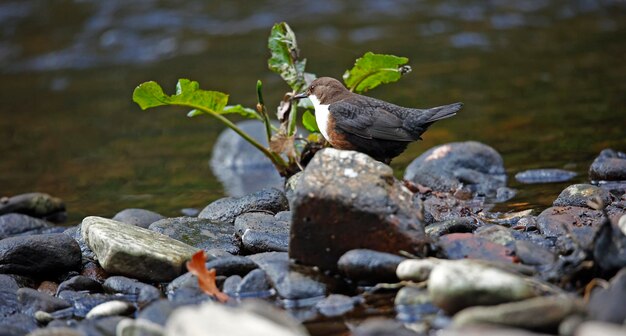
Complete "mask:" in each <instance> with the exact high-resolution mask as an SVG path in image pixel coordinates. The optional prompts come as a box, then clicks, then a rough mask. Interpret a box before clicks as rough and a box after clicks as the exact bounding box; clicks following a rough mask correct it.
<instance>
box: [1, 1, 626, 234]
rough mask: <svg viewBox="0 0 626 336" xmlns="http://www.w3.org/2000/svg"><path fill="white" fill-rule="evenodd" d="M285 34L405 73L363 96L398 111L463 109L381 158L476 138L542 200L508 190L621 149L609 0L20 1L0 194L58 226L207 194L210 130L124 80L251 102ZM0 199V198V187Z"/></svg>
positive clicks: (278, 89) (7, 71)
mask: <svg viewBox="0 0 626 336" xmlns="http://www.w3.org/2000/svg"><path fill="white" fill-rule="evenodd" d="M279 21H287V22H288V23H289V24H290V25H291V26H292V28H293V29H294V30H295V32H296V36H297V37H298V42H299V46H300V49H301V52H302V55H303V56H304V57H306V58H307V59H308V67H307V69H308V71H310V72H314V73H316V74H318V75H319V76H332V77H337V78H339V77H341V75H342V74H343V72H344V71H345V69H347V68H349V67H351V65H352V63H353V62H354V60H355V59H356V58H357V57H359V56H361V55H362V54H364V53H365V52H366V51H374V52H378V53H389V54H395V55H399V56H406V57H408V58H409V59H410V65H411V66H412V68H413V72H411V73H410V74H409V75H407V76H406V77H405V78H403V79H402V80H401V81H400V82H398V83H395V84H391V85H387V86H382V87H379V88H377V89H375V90H373V91H371V92H370V93H368V94H370V95H372V96H374V97H377V98H381V99H385V100H387V101H391V102H394V103H396V104H399V105H404V106H412V107H429V106H436V105H442V104H446V103H451V102H455V101H462V102H464V103H465V109H464V110H463V111H462V112H461V113H459V114H458V115H457V116H456V117H455V118H453V119H450V120H446V121H442V122H440V123H437V124H436V125H434V126H433V127H431V129H430V130H429V131H428V132H427V133H426V134H425V135H424V136H423V138H424V141H421V142H419V143H415V144H413V145H411V146H410V147H409V150H407V151H406V152H405V153H404V154H403V155H402V156H401V157H399V158H397V159H396V160H395V161H394V162H393V167H394V169H395V170H396V171H397V175H398V176H402V170H403V169H404V167H406V165H408V163H409V162H410V161H411V160H412V159H413V158H415V157H416V156H418V155H419V154H420V153H422V152H424V151H425V150H427V149H428V148H430V147H432V146H435V145H438V144H442V143H446V142H450V141H465V140H477V141H481V142H484V143H486V144H488V145H490V146H492V147H494V148H495V149H496V150H498V151H499V152H500V153H501V154H502V156H503V157H504V161H505V166H506V168H507V173H508V174H509V176H510V186H512V187H513V188H516V189H518V190H519V192H518V194H517V196H516V197H515V198H514V199H512V200H511V201H509V202H508V203H507V204H505V205H504V206H503V207H502V208H503V209H504V210H507V209H526V208H534V209H538V210H540V209H542V208H543V207H546V206H547V205H549V204H550V203H551V202H552V201H553V200H554V198H555V197H556V196H557V195H558V193H559V192H560V190H562V189H563V188H564V187H565V186H566V185H567V183H565V184H541V185H531V186H528V185H521V184H519V183H517V182H515V180H514V179H513V178H512V177H513V175H515V173H517V172H519V171H523V170H526V169H531V168H565V169H568V170H572V171H575V172H577V173H579V175H578V177H577V178H575V179H574V180H573V181H571V182H569V183H573V182H585V181H587V176H586V174H587V169H588V167H589V165H590V163H591V161H592V160H593V158H594V157H595V156H596V155H597V154H598V153H599V152H600V150H602V149H603V148H614V149H617V150H622V151H623V150H626V62H624V60H625V59H626V58H625V56H624V55H626V5H625V2H623V1H587V0H579V1H542V0H522V1H504V0H491V1H482V0H480V1H460V0H459V1H451V0H446V1H408V0H403V1H381V0H365V1H363V0H358V1H357V0H355V1H338V0H316V1H302V2H300V1H298V2H296V1H278V0H272V1H254V2H252V1H243V0H239V1H212V2H208V1H200V0H191V1H185V2H181V1H173V0H172V1H148V0H141V1H132V2H131V1H120V0H107V1H88V0H80V1H78V0H77V1H62V0H59V1H43V0H42V1H37V0H19V1H3V2H2V3H0V101H1V107H0V135H1V139H2V141H0V194H2V195H13V194H18V193H23V192H30V191H42V192H47V193H50V194H53V195H55V196H58V197H61V198H63V199H64V200H65V201H66V203H67V207H68V212H69V217H70V222H74V223H75V222H78V221H80V219H81V218H82V217H84V216H86V215H102V216H112V215H113V214H115V213H116V212H117V211H119V210H122V209H124V208H128V207H141V208H147V209H151V210H154V211H157V212H160V213H162V214H164V215H166V216H176V215H179V214H180V209H182V208H186V207H199V208H201V207H203V206H204V205H206V204H208V203H209V202H210V201H212V200H215V199H217V198H219V197H223V196H224V187H223V186H222V185H221V184H220V182H218V181H217V179H216V178H215V177H214V175H213V174H212V172H211V169H210V168H209V165H208V160H209V158H210V156H211V152H212V145H213V143H214V142H215V140H216V138H217V136H218V134H219V132H220V131H221V130H222V128H223V127H222V126H221V125H219V124H217V123H215V122H213V121H212V120H210V119H208V118H195V119H189V118H186V117H185V113H186V111H182V110H177V109H170V108H161V109H157V110H149V111H141V110H140V109H139V107H138V106H136V105H135V104H134V103H133V102H132V101H131V95H132V91H133V89H134V87H135V86H136V85H138V84H139V83H141V82H144V81H148V80H155V81H157V82H159V83H162V84H163V85H164V87H165V89H166V91H169V92H172V91H173V89H174V85H175V83H176V80H177V79H178V78H190V79H194V80H197V81H199V82H200V83H201V86H202V87H203V88H206V89H214V90H219V91H223V92H227V93H230V94H231V98H230V101H231V102H232V103H241V104H244V105H247V106H253V105H254V103H255V99H256V97H255V91H254V90H255V83H256V80H257V79H261V80H263V82H264V83H265V95H266V103H267V104H268V105H270V106H275V105H276V104H277V102H278V101H279V99H280V98H281V96H282V94H283V93H284V92H285V90H286V89H287V87H286V85H285V84H284V83H283V82H282V81H281V79H280V78H279V77H278V76H277V75H275V74H273V73H271V72H270V71H269V70H267V64H266V60H267V57H268V51H267V49H266V41H267V35H268V33H269V30H270V28H271V26H272V25H273V24H274V23H275V22H279ZM0 196H1V195H0Z"/></svg>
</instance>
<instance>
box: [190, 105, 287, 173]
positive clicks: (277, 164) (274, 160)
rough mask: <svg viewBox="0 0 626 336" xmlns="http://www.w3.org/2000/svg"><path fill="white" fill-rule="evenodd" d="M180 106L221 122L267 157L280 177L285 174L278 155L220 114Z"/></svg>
mask: <svg viewBox="0 0 626 336" xmlns="http://www.w3.org/2000/svg"><path fill="white" fill-rule="evenodd" d="M180 105H182V106H186V107H191V108H194V109H197V110H201V111H203V112H205V113H207V114H208V115H210V116H212V117H213V118H215V119H217V120H219V121H221V122H223V123H224V124H225V125H226V126H228V127H229V128H230V129H232V130H233V131H235V133H237V134H239V135H240V136H241V137H242V138H244V139H245V140H246V141H248V142H249V143H250V144H251V145H252V146H254V147H256V148H257V149H258V150H260V151H261V152H262V153H263V154H264V155H265V156H267V157H268V158H269V159H270V160H271V161H272V163H273V164H274V166H275V167H276V169H278V171H279V173H281V175H282V174H283V173H285V172H286V170H287V168H288V165H287V163H286V162H285V160H283V158H282V157H281V156H280V155H278V154H276V153H273V152H271V151H270V150H269V149H267V148H265V147H264V146H263V145H261V144H260V143H259V142H258V141H256V140H255V139H253V138H252V137H251V136H250V135H248V133H246V132H244V131H242V130H241V129H240V128H239V127H237V125H235V124H234V123H233V122H232V121H230V120H228V119H227V118H225V117H224V116H222V115H221V114H218V113H215V112H213V111H211V110H209V109H207V108H206V107H204V106H200V105H192V104H180Z"/></svg>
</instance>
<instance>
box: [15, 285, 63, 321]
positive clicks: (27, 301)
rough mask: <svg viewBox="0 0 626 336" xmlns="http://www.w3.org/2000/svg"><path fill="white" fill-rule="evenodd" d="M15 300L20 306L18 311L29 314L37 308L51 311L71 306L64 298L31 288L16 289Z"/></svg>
mask: <svg viewBox="0 0 626 336" xmlns="http://www.w3.org/2000/svg"><path fill="white" fill-rule="evenodd" d="M17 302H18V304H19V307H20V312H22V313H23V314H26V315H29V316H33V315H34V314H35V312H37V311H38V310H41V311H44V312H47V313H51V312H54V311H57V310H60V309H64V308H69V307H70V306H71V305H70V303H69V302H68V301H66V300H64V299H61V298H56V297H54V296H51V295H49V294H46V293H43V292H38V291H37V290H35V289H32V288H20V289H18V290H17Z"/></svg>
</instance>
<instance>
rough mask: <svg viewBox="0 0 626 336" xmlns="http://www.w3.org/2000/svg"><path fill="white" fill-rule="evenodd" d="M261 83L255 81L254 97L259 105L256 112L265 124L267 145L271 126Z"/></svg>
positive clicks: (270, 138)
mask: <svg viewBox="0 0 626 336" xmlns="http://www.w3.org/2000/svg"><path fill="white" fill-rule="evenodd" d="M262 89H263V83H262V82H261V80H257V82H256V96H257V100H258V103H259V105H258V106H257V109H258V110H259V109H260V111H258V112H259V113H260V114H261V117H263V123H264V124H265V136H266V137H267V143H268V144H269V143H270V142H271V141H272V124H271V123H270V117H269V114H267V109H266V108H265V103H264V102H263V92H262V91H261V90H262Z"/></svg>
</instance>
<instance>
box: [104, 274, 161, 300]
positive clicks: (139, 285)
mask: <svg viewBox="0 0 626 336" xmlns="http://www.w3.org/2000/svg"><path fill="white" fill-rule="evenodd" d="M103 287H104V289H105V290H106V291H107V292H109V293H121V294H127V295H132V296H137V302H138V303H139V304H141V305H144V304H146V303H149V302H152V301H154V300H158V299H159V298H161V291H160V290H159V289H158V288H156V287H154V286H152V285H148V284H146V283H143V282H140V281H139V280H135V279H131V278H127V277H124V276H112V277H110V278H108V279H106V281H104V284H103Z"/></svg>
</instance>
